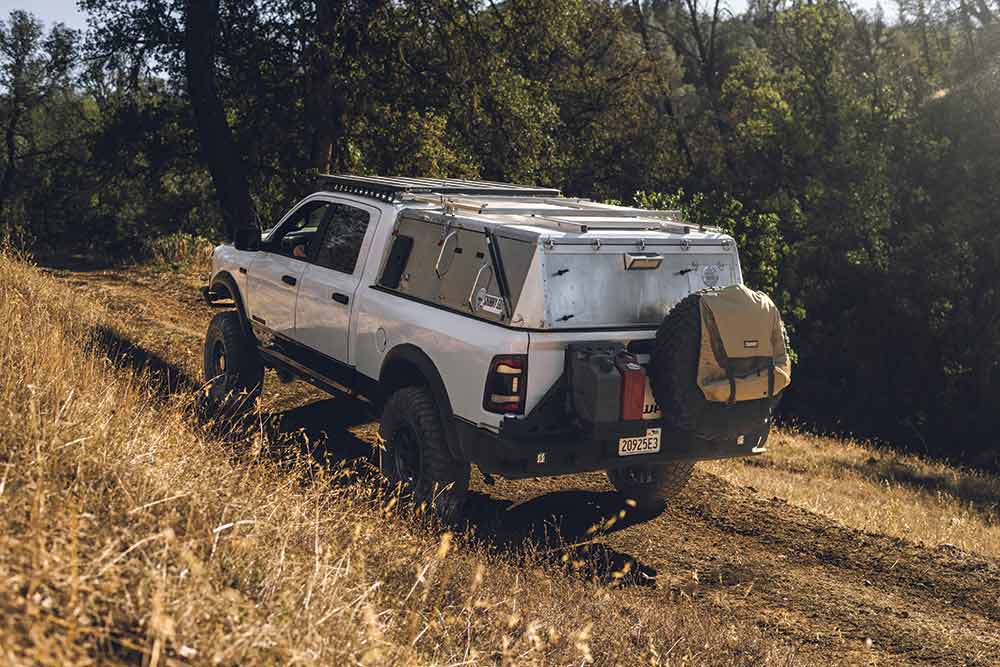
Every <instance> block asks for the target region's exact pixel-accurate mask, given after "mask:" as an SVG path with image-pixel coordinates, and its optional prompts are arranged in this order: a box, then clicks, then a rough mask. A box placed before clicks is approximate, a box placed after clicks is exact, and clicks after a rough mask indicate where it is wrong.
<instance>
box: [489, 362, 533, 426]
mask: <svg viewBox="0 0 1000 667" xmlns="http://www.w3.org/2000/svg"><path fill="white" fill-rule="evenodd" d="M527 380H528V356H527V355H525V354H502V355H499V356H496V357H493V361H492V362H490V372H489V373H488V374H487V375H486V391H485V392H484V393H483V409H484V410H486V411H487V412H497V413H502V414H512V415H522V414H524V397H525V395H526V393H527V385H528V382H527Z"/></svg>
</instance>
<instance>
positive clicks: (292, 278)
mask: <svg viewBox="0 0 1000 667" xmlns="http://www.w3.org/2000/svg"><path fill="white" fill-rule="evenodd" d="M281 282H283V283H285V284H286V285H291V286H292V287H294V286H295V283H297V282H299V281H298V280H296V279H295V276H281Z"/></svg>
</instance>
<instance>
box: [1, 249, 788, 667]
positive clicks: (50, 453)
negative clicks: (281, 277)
mask: <svg viewBox="0 0 1000 667" xmlns="http://www.w3.org/2000/svg"><path fill="white" fill-rule="evenodd" d="M0 319H2V321H3V322H4V326H3V328H2V329H0V662H3V663H5V664H11V665H70V664H92V663H93V661H94V660H96V661H97V662H98V663H100V664H139V663H140V662H141V663H142V664H146V665H165V664H186V663H191V664H223V665H225V664H229V665H235V664H273V665H285V664H324V665H330V664H413V665H421V664H426V665H431V664H434V665H464V664H518V665H532V664H577V665H579V664H584V663H588V662H591V661H593V662H595V663H596V664H602V665H609V664H623V665H626V664H627V665H635V664H648V663H652V664H681V663H685V661H686V664H712V665H746V664H754V665H777V664H787V663H788V662H789V656H790V653H791V650H790V649H789V647H785V646H781V645H779V644H777V643H776V642H775V641H774V640H772V639H769V638H768V637H765V636H763V633H762V631H761V630H760V629H758V628H757V627H755V626H754V625H752V624H746V623H742V622H740V621H737V620H735V619H734V618H731V617H729V616H727V612H726V611H725V610H724V609H718V610H712V609H710V608H709V609H706V608H705V607H703V606H698V605H695V604H693V603H691V602H689V601H687V600H685V599H683V597H680V598H677V599H675V600H674V601H673V603H671V604H670V605H668V606H663V605H660V606H656V607H654V606H651V605H650V604H649V602H648V598H637V597H635V596H633V595H631V594H630V592H629V590H628V588H626V587H623V586H618V585H615V584H614V583H611V584H598V583H590V582H588V581H585V580H580V579H579V578H576V577H566V576H564V574H563V572H562V570H561V567H560V566H559V564H558V562H556V563H553V562H552V559H551V558H544V557H543V556H545V554H538V553H534V554H532V553H518V554H513V553H508V552H503V551H497V550H495V549H494V550H490V549H487V548H486V547H482V546H470V545H469V544H467V541H466V540H465V538H463V537H462V536H461V535H452V534H451V533H448V532H442V530H441V529H440V528H436V527H434V526H432V525H429V524H428V522H427V521H424V520H420V519H415V518H413V517H412V516H408V515H407V513H406V512H401V511H400V510H399V509H398V508H396V507H394V506H392V503H391V502H390V503H388V504H387V503H386V502H385V498H384V496H383V494H382V492H381V490H380V488H379V486H378V484H377V483H375V482H374V481H372V480H370V479H367V478H365V476H364V471H363V469H361V468H358V467H355V468H335V469H328V468H326V467H323V466H319V465H317V464H315V463H314V462H313V460H312V459H311V458H310V457H308V456H301V455H299V453H298V450H297V449H294V450H289V449H286V448H283V447H282V444H281V442H276V441H273V440H270V439H269V438H268V437H267V434H266V433H265V432H264V430H263V429H260V430H258V431H256V432H255V433H252V434H251V435H250V436H248V437H245V438H243V439H239V440H233V439H230V440H229V441H224V439H222V438H219V437H214V436H210V435H208V434H206V432H204V431H203V430H201V429H200V428H199V427H197V426H196V425H195V424H196V422H195V420H194V419H193V418H192V409H191V399H190V397H187V396H184V395H183V392H182V395H177V394H164V393H162V392H160V391H158V389H157V386H156V385H154V384H152V383H150V382H148V378H147V377H145V376H144V375H142V374H137V373H135V372H133V371H130V370H127V368H125V367H123V366H121V365H118V364H116V363H115V360H113V359H110V360H109V359H108V358H107V357H106V356H105V355H104V354H102V353H97V352H96V348H95V343H96V342H97V341H98V340H99V339H100V338H101V337H102V336H106V335H107V332H109V331H110V332H113V331H114V329H115V326H116V322H115V321H114V318H113V317H112V316H110V314H109V313H108V311H107V310H106V309H105V308H104V306H103V305H102V304H101V303H100V301H99V300H97V299H94V298H91V297H88V296H86V295H83V294H81V293H79V292H76V291H73V290H70V289H67V288H66V285H65V284H62V283H59V282H57V281H56V280H54V279H52V278H50V277H48V276H45V275H43V274H42V273H40V272H39V271H38V270H36V269H35V268H33V267H31V266H29V265H28V264H26V263H24V262H23V261H19V260H18V259H16V258H13V257H11V256H10V255H0ZM359 477H360V478H361V479H360V480H358V479H357V478H359ZM347 482H351V483H347ZM569 553H570V552H567V559H568V558H569ZM629 576H630V574H629V573H628V572H618V573H617V574H615V575H613V576H612V577H611V580H612V582H614V581H615V580H616V579H618V578H621V579H623V580H627V578H628V577H629Z"/></svg>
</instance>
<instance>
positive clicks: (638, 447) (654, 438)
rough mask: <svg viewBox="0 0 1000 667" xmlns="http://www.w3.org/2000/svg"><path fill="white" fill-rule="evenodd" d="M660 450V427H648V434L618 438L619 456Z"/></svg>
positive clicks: (653, 452)
mask: <svg viewBox="0 0 1000 667" xmlns="http://www.w3.org/2000/svg"><path fill="white" fill-rule="evenodd" d="M658 451H660V429H658V428H647V429H646V435H636V436H633V437H630V438H619V439H618V456H635V455H636V454H655V453H656V452H658Z"/></svg>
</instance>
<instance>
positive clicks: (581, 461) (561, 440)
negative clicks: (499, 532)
mask: <svg viewBox="0 0 1000 667" xmlns="http://www.w3.org/2000/svg"><path fill="white" fill-rule="evenodd" d="M657 427H658V428H661V429H663V430H662V431H661V435H660V451H659V452H657V453H655V454H638V455H634V456H619V455H618V440H619V438H625V437H634V436H640V435H645V434H646V429H648V428H657ZM455 430H456V432H457V435H458V441H459V442H458V446H459V450H460V454H461V456H462V458H463V459H465V460H467V461H469V462H471V463H475V464H476V465H477V466H478V467H479V468H480V470H482V471H483V472H488V473H492V474H497V475H501V476H503V477H509V478H512V479H517V478H523V477H547V476H552V475H566V474H572V473H580V472H590V471H593V470H609V469H612V468H618V467H622V466H628V465H636V464H644V463H666V462H669V461H677V460H682V459H684V460H709V459H725V458H733V457H737V456H752V455H754V454H760V453H762V452H763V451H765V449H764V447H765V445H766V443H767V436H768V433H769V430H770V429H769V425H767V424H765V425H764V427H763V428H761V429H758V430H755V431H748V432H746V433H744V434H742V438H740V437H739V436H737V437H734V438H732V439H731V441H730V440H729V439H726V440H722V439H719V440H706V439H704V438H699V437H696V436H693V435H691V434H689V433H683V432H677V431H668V430H667V428H666V427H665V426H664V424H663V423H662V422H659V421H634V422H620V423H617V424H609V425H604V426H598V427H595V428H594V429H593V430H588V431H581V430H576V431H570V432H565V431H563V432H559V433H554V432H548V433H546V432H537V433H531V432H528V430H527V429H523V428H519V425H517V422H515V421H513V420H512V421H510V422H507V423H505V425H504V427H502V428H501V430H500V433H499V434H497V433H494V432H492V431H489V430H487V429H484V428H479V427H477V426H476V425H474V424H472V423H470V422H467V421H465V420H463V419H455Z"/></svg>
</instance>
